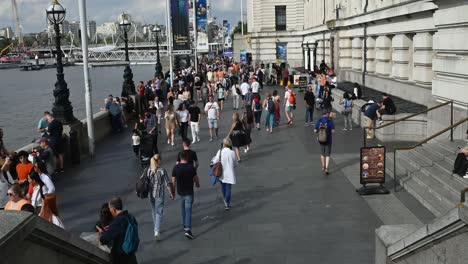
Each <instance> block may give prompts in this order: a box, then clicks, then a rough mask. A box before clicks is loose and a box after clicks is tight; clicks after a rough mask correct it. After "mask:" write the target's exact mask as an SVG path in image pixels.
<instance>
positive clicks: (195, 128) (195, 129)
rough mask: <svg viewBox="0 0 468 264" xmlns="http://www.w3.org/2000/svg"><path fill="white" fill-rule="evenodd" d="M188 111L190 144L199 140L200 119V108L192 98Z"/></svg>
mask: <svg viewBox="0 0 468 264" xmlns="http://www.w3.org/2000/svg"><path fill="white" fill-rule="evenodd" d="M188 111H189V123H190V130H191V131H192V144H193V143H195V142H200V119H201V110H200V107H198V105H197V104H196V103H195V101H194V100H192V101H190V107H189V109H188Z"/></svg>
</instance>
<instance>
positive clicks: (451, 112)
mask: <svg viewBox="0 0 468 264" xmlns="http://www.w3.org/2000/svg"><path fill="white" fill-rule="evenodd" d="M446 105H450V126H453V101H448V102H445V103H442V104H439V105H436V106H433V107H431V108H428V109H426V110H424V111H421V112H419V113H416V114H411V115H409V116H406V117H403V118H399V119H397V120H394V121H392V122H390V123H387V124H384V125H381V126H378V127H376V126H371V127H368V126H364V127H363V133H362V138H363V145H364V147H366V146H367V132H366V129H373V130H374V136H375V131H376V130H378V129H382V128H384V127H388V126H391V125H394V124H396V123H399V122H402V121H406V120H408V119H410V118H413V117H415V116H418V115H422V114H425V113H428V112H430V111H432V110H436V109H439V108H441V107H443V106H446ZM450 141H453V128H452V129H451V130H450Z"/></svg>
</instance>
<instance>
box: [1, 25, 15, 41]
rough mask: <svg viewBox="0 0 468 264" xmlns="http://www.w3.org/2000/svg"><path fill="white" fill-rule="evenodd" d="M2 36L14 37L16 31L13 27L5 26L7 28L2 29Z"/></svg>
mask: <svg viewBox="0 0 468 264" xmlns="http://www.w3.org/2000/svg"><path fill="white" fill-rule="evenodd" d="M0 36H2V37H4V38H7V39H11V38H13V37H14V33H13V30H12V29H11V27H5V28H2V29H0Z"/></svg>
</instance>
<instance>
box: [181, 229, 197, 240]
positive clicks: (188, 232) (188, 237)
mask: <svg viewBox="0 0 468 264" xmlns="http://www.w3.org/2000/svg"><path fill="white" fill-rule="evenodd" d="M184 236H185V237H186V238H187V239H190V240H192V239H194V238H195V236H194V235H193V234H192V231H191V230H186V231H185V233H184Z"/></svg>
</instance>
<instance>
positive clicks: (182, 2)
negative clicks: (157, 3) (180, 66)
mask: <svg viewBox="0 0 468 264" xmlns="http://www.w3.org/2000/svg"><path fill="white" fill-rule="evenodd" d="M171 18H172V35H173V45H172V46H173V49H174V50H175V51H177V50H187V51H190V35H189V1H188V0H171Z"/></svg>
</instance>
